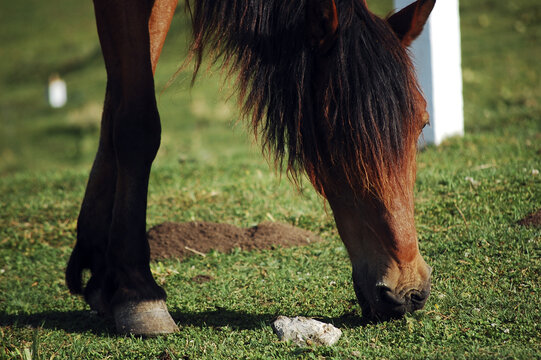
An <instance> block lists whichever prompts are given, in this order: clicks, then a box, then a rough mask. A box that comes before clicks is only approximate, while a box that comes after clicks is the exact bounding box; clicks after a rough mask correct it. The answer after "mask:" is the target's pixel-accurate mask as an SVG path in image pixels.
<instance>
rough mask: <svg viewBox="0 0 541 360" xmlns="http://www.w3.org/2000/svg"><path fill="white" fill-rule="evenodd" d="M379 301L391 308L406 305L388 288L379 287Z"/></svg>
mask: <svg viewBox="0 0 541 360" xmlns="http://www.w3.org/2000/svg"><path fill="white" fill-rule="evenodd" d="M378 291H379V299H380V301H381V302H383V303H386V304H387V305H391V306H402V305H404V304H405V301H404V299H401V298H399V297H397V296H396V295H395V294H393V292H392V291H391V289H389V288H388V287H386V286H381V287H378Z"/></svg>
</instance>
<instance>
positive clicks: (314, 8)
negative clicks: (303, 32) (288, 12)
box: [306, 0, 338, 53]
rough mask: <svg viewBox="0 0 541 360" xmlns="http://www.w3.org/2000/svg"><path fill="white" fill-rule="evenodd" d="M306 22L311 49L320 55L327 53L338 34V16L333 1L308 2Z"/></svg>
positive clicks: (318, 0) (313, 0) (316, 0)
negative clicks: (320, 53) (317, 50)
mask: <svg viewBox="0 0 541 360" xmlns="http://www.w3.org/2000/svg"><path fill="white" fill-rule="evenodd" d="M306 22H307V32H308V38H309V41H310V44H311V45H312V47H314V48H317V49H319V51H320V52H322V53H326V52H327V51H329V50H330V48H331V47H332V45H334V42H335V41H336V36H337V33H338V14H337V12H336V4H335V2H334V0H309V1H308V4H307V14H306Z"/></svg>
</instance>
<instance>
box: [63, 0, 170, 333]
mask: <svg viewBox="0 0 541 360" xmlns="http://www.w3.org/2000/svg"><path fill="white" fill-rule="evenodd" d="M164 4H165V5H168V6H165V5H164ZM175 6H176V1H172V0H156V3H153V2H152V1H146V0H140V1H134V2H133V1H129V2H128V1H126V0H116V1H114V0H94V8H95V13H96V22H97V25H98V34H99V38H100V43H101V46H102V52H103V55H104V59H105V65H106V69H107V95H106V105H105V107H104V114H103V119H104V120H103V121H102V133H101V140H100V150H99V151H98V154H97V156H96V160H95V163H94V167H93V170H92V172H91V177H90V180H89V183H88V187H87V191H86V194H85V200H84V202H83V206H82V208H81V214H80V217H79V226H78V232H79V234H78V240H77V244H76V247H75V249H74V252H73V254H72V257H71V259H70V263H69V266H68V270H67V275H66V276H67V279H68V285H70V282H71V285H70V289H71V290H72V291H74V292H80V288H81V285H80V284H81V276H80V272H81V270H82V269H83V268H90V269H91V271H92V278H91V280H90V281H89V284H88V286H87V289H85V297H86V299H87V301H88V302H89V303H90V304H91V306H95V307H103V308H104V309H105V310H106V311H108V312H110V313H112V315H113V316H114V318H115V321H116V325H117V329H118V330H119V331H121V332H129V333H134V334H145V335H152V334H160V333H169V332H173V331H176V330H177V327H176V325H175V323H174V322H173V320H172V318H171V316H170V315H169V313H168V312H167V308H166V306H165V297H166V295H165V292H164V291H163V289H162V288H161V287H159V286H158V285H157V284H156V282H155V281H154V279H153V277H152V274H151V272H150V266H149V257H150V256H149V255H150V250H149V246H148V242H147V240H146V205H147V192H148V180H149V173H150V168H151V164H152V161H153V159H154V157H155V155H156V153H157V150H158V147H159V143H160V131H161V130H160V120H159V115H158V110H157V107H156V100H155V95H154V80H153V67H154V66H155V64H156V61H157V58H158V56H159V51H160V50H161V46H162V44H163V40H164V39H165V33H166V32H167V29H168V28H169V22H170V21H171V18H172V14H173V12H174V7H175ZM153 7H154V9H153ZM151 13H152V18H151ZM160 14H163V16H161V17H160ZM151 19H155V20H151ZM156 19H158V20H160V19H161V21H158V22H156ZM164 19H165V20H164ZM153 23H155V24H158V25H153ZM153 29H154V32H153ZM160 29H161V30H160ZM151 34H152V35H151ZM151 48H152V50H151ZM156 54H157V55H156ZM151 59H152V60H151ZM87 250H88V252H87ZM78 290H79V291H78ZM95 298H98V300H97V301H96V300H95ZM93 303H94V304H98V306H96V305H93ZM100 310H101V309H100Z"/></svg>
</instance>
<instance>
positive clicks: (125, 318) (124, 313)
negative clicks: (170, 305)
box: [114, 300, 178, 336]
mask: <svg viewBox="0 0 541 360" xmlns="http://www.w3.org/2000/svg"><path fill="white" fill-rule="evenodd" d="M114 318H115V324H116V329H117V331H118V332H119V333H122V334H133V335H144V336H157V335H164V334H171V333H174V332H176V331H178V326H177V324H175V322H174V321H173V318H172V317H171V315H170V314H169V312H168V311H167V306H166V305H165V301H163V300H153V301H141V302H135V301H131V302H127V303H124V304H122V305H119V306H117V307H116V308H115V310H114Z"/></svg>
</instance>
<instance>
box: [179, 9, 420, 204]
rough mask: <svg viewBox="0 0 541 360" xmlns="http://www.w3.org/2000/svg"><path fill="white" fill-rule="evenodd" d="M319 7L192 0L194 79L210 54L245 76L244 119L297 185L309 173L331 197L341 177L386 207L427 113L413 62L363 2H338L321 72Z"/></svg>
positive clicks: (241, 82)
mask: <svg viewBox="0 0 541 360" xmlns="http://www.w3.org/2000/svg"><path fill="white" fill-rule="evenodd" d="M310 1H311V0H296V1H282V0H228V1H216V0H195V1H194V0H192V1H190V0H188V1H187V6H188V8H189V11H190V13H191V15H192V20H193V30H194V38H193V43H192V47H191V51H192V54H193V56H195V57H196V70H195V73H197V70H198V69H199V66H200V64H201V59H202V57H203V55H204V54H205V53H207V52H208V53H209V54H210V55H211V56H212V58H213V59H214V61H222V64H223V67H224V68H225V69H227V73H228V75H229V76H236V77H237V87H238V91H239V94H240V97H239V99H240V102H241V104H242V113H243V115H244V116H245V117H248V118H250V119H251V124H252V127H253V129H254V132H255V133H256V136H258V137H260V139H261V140H262V144H263V149H264V151H266V152H267V153H272V154H274V159H275V161H276V164H277V165H278V166H279V167H280V168H283V165H284V162H285V163H286V164H287V171H288V172H289V173H290V174H292V176H293V178H294V179H297V178H298V175H299V174H300V173H302V171H306V173H307V174H308V176H309V177H310V179H311V181H312V183H313V184H314V185H315V187H316V189H318V190H319V191H321V192H324V189H323V184H324V182H326V181H327V180H328V179H330V178H332V177H333V176H334V177H336V176H339V177H342V178H344V179H347V181H348V182H349V184H350V185H351V186H352V188H353V189H355V191H356V192H357V193H363V194H364V193H366V192H370V193H372V194H374V195H376V196H377V197H379V198H380V199H381V200H383V201H384V202H386V199H385V196H384V193H385V192H384V189H386V188H387V187H388V186H390V184H392V183H396V182H394V181H392V177H393V176H394V175H393V174H395V173H397V171H396V170H397V168H400V167H401V165H402V160H403V159H404V156H405V155H406V154H407V153H408V151H411V149H410V148H409V147H410V144H411V143H412V137H413V136H415V134H416V119H418V113H419V111H421V110H422V109H420V108H419V97H420V95H419V90H418V86H417V82H416V80H415V76H414V74H413V67H412V65H411V62H410V59H409V57H408V55H407V53H406V50H405V49H404V48H403V47H402V45H401V44H400V42H399V40H398V38H397V37H396V36H395V35H394V34H393V33H392V30H391V28H390V27H389V25H388V24H387V23H386V22H385V21H384V20H382V19H380V18H378V17H376V16H375V15H373V14H372V13H371V12H370V11H368V9H367V8H366V6H365V4H364V2H363V1H360V0H337V1H336V6H337V11H338V16H339V30H338V31H339V33H338V37H337V41H336V43H335V45H334V46H333V47H332V48H331V50H330V51H329V52H328V53H327V54H326V55H325V56H326V57H327V58H326V64H328V66H326V67H325V68H324V69H321V66H320V67H319V68H317V67H316V65H317V63H316V61H315V59H316V55H317V51H318V50H317V49H314V48H312V47H311V46H310V41H308V38H307V34H306V29H307V24H306V13H307V6H308V5H309V2H310ZM322 71H323V72H325V74H324V75H323V76H322V74H321V72H322ZM194 76H195V75H194ZM316 79H318V84H317V86H315V83H314V82H315V81H316ZM413 141H414V140H413Z"/></svg>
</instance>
